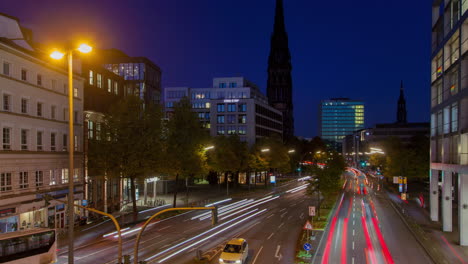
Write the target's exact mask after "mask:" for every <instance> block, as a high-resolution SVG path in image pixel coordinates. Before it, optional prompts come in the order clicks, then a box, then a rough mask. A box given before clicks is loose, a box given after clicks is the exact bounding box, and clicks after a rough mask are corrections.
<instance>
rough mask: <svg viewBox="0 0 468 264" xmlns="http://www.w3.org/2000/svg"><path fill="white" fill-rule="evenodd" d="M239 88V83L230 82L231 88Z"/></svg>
mask: <svg viewBox="0 0 468 264" xmlns="http://www.w3.org/2000/svg"><path fill="white" fill-rule="evenodd" d="M236 87H237V83H235V82H230V83H229V88H236Z"/></svg>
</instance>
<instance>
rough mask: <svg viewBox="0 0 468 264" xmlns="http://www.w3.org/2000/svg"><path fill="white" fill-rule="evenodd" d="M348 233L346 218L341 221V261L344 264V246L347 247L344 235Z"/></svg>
mask: <svg viewBox="0 0 468 264" xmlns="http://www.w3.org/2000/svg"><path fill="white" fill-rule="evenodd" d="M347 233H348V218H345V219H344V222H343V238H342V239H341V263H342V264H346V248H347V246H348V245H347V243H346V242H347V241H346V240H347V238H346V235H347Z"/></svg>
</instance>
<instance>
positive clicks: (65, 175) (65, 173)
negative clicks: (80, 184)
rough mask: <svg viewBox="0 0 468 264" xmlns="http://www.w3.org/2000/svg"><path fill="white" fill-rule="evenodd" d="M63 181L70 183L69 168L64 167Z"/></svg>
mask: <svg viewBox="0 0 468 264" xmlns="http://www.w3.org/2000/svg"><path fill="white" fill-rule="evenodd" d="M62 183H68V169H62Z"/></svg>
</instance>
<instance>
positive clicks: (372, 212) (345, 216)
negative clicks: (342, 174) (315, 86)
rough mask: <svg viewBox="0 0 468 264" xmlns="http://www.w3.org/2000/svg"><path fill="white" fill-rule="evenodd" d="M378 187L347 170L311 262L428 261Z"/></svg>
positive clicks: (374, 262)
mask: <svg viewBox="0 0 468 264" xmlns="http://www.w3.org/2000/svg"><path fill="white" fill-rule="evenodd" d="M369 180H370V179H369ZM380 189H381V187H380V186H378V182H374V181H368V180H367V179H366V177H365V175H364V174H362V173H361V172H360V171H357V170H356V171H354V172H350V173H348V177H347V180H346V182H345V185H344V186H343V192H342V194H341V198H340V200H339V202H338V204H337V206H336V209H335V211H334V212H333V215H332V216H331V222H330V224H329V226H328V228H327V230H326V233H325V234H324V236H323V239H322V241H321V244H320V247H319V249H318V252H317V255H316V257H315V259H314V262H313V263H373V264H376V263H432V261H431V260H430V258H429V257H428V256H427V254H426V253H425V251H424V249H423V248H422V247H421V246H420V245H419V244H418V242H417V241H416V240H415V238H414V237H413V236H412V234H411V233H410V232H409V230H408V229H407V227H406V226H405V225H404V223H403V222H402V221H401V219H400V218H399V216H398V215H397V214H396V213H395V211H394V210H393V208H391V206H390V204H389V203H388V201H387V200H386V199H385V198H384V197H383V196H382V195H380Z"/></svg>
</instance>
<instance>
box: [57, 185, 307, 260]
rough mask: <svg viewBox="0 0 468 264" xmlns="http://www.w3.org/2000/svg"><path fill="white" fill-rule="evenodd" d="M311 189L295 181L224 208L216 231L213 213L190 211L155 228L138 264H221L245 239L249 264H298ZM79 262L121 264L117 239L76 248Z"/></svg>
mask: <svg viewBox="0 0 468 264" xmlns="http://www.w3.org/2000/svg"><path fill="white" fill-rule="evenodd" d="M306 184H307V183H306V182H302V181H301V182H299V181H296V182H293V183H291V184H288V185H285V186H282V187H278V188H276V190H273V192H271V193H268V194H252V195H251V196H250V197H246V198H245V199H237V200H231V201H225V202H221V203H220V204H219V205H218V206H219V209H218V210H219V222H218V224H217V225H216V226H212V225H211V218H210V213H209V212H203V211H196V212H195V211H190V212H187V213H183V214H181V215H177V216H174V217H171V218H168V219H165V220H162V221H159V222H155V223H152V224H151V225H150V226H149V227H148V228H147V229H146V230H145V231H144V233H143V235H142V239H141V242H140V245H139V254H138V255H139V260H146V261H148V263H194V261H193V260H194V257H195V256H196V253H197V252H198V251H200V253H201V254H202V255H203V256H204V257H206V258H207V259H209V260H210V262H209V263H218V259H219V254H220V250H221V248H222V247H223V246H224V244H225V243H226V242H227V241H228V240H230V239H232V238H234V237H242V238H245V239H246V240H247V242H248V244H249V258H248V263H257V264H259V263H293V259H294V254H295V248H296V242H297V239H298V236H299V234H300V231H301V228H302V226H303V225H304V223H305V220H306V219H305V217H306V214H307V208H308V206H309V205H313V204H315V202H314V200H313V199H312V198H311V197H309V196H306V195H305V187H306ZM294 188H297V189H294ZM103 228H104V227H103ZM106 228H108V227H106ZM137 233H138V226H136V227H133V228H131V229H129V230H125V232H123V254H124V255H132V256H133V247H134V242H135V239H136V234H137ZM75 256H76V257H75V263H77V264H80V263H96V264H97V263H117V238H116V237H115V236H114V235H108V236H106V237H101V236H99V237H96V238H95V239H93V240H92V242H88V243H85V244H83V245H80V246H79V247H78V248H75ZM66 260H67V255H66V251H63V252H59V255H58V263H67V261H66ZM132 263H133V262H132Z"/></svg>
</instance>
